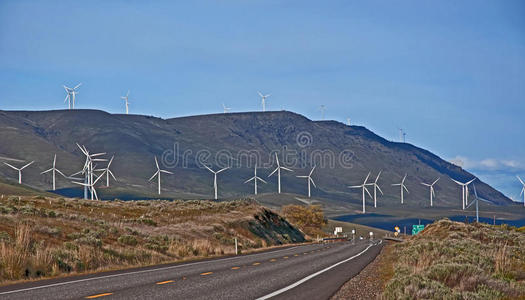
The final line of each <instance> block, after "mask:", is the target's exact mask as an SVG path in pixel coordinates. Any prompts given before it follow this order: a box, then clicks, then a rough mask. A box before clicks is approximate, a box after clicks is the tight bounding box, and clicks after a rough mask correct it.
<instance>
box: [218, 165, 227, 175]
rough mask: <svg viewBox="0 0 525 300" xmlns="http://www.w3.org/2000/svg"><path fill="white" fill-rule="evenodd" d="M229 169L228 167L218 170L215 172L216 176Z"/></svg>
mask: <svg viewBox="0 0 525 300" xmlns="http://www.w3.org/2000/svg"><path fill="white" fill-rule="evenodd" d="M229 168H230V167H226V168H222V169H220V170H219V171H217V174H219V173H220V172H222V171H226V170H228V169H229Z"/></svg>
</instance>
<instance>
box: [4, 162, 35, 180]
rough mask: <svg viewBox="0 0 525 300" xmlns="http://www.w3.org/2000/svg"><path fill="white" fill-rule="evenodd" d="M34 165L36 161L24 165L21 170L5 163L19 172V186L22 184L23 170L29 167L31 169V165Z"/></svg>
mask: <svg viewBox="0 0 525 300" xmlns="http://www.w3.org/2000/svg"><path fill="white" fill-rule="evenodd" d="M32 163H34V161H32V162H30V163H28V164H26V165H24V166H23V167H21V168H17V167H14V166H12V165H10V164H8V163H6V162H5V163H4V164H6V165H8V166H9V167H11V168H13V169H15V170H17V171H18V184H22V170H23V169H25V168H27V167H29V165H31V164H32Z"/></svg>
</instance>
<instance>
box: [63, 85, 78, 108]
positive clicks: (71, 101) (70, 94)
mask: <svg viewBox="0 0 525 300" xmlns="http://www.w3.org/2000/svg"><path fill="white" fill-rule="evenodd" d="M81 85H82V83H79V84H77V85H76V86H75V87H74V88H70V87H67V86H65V85H64V89H65V90H66V93H67V96H66V99H64V103H65V102H66V101H68V106H69V109H75V96H76V94H78V92H77V89H78V88H79V87H80V86H81Z"/></svg>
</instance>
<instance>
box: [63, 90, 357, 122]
mask: <svg viewBox="0 0 525 300" xmlns="http://www.w3.org/2000/svg"><path fill="white" fill-rule="evenodd" d="M81 85H82V83H79V84H77V85H76V86H75V87H73V88H70V87H67V86H65V85H64V86H63V87H64V90H65V91H66V98H65V99H64V103H65V102H68V108H69V109H75V99H76V95H77V94H78V93H79V92H78V89H79V88H80V86H81ZM129 92H130V91H129V90H128V92H127V93H126V96H121V97H120V98H121V99H122V100H124V104H125V106H126V115H127V114H129V103H130V102H129ZM257 93H258V94H259V96H260V97H261V106H262V111H263V112H266V99H267V98H268V97H270V96H271V94H266V95H265V94H263V93H261V92H257ZM222 109H223V113H225V114H226V113H229V112H230V111H231V107H227V106H226V105H225V104H224V103H222ZM319 110H320V111H321V116H322V120H324V115H325V110H326V106H325V105H321V106H320V107H319ZM347 125H350V118H347Z"/></svg>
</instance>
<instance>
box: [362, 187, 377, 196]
mask: <svg viewBox="0 0 525 300" xmlns="http://www.w3.org/2000/svg"><path fill="white" fill-rule="evenodd" d="M363 188H364V189H365V191H366V193H367V194H368V196H370V198H374V197H372V194H370V192H369V191H368V189H367V188H366V186H364V185H363Z"/></svg>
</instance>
